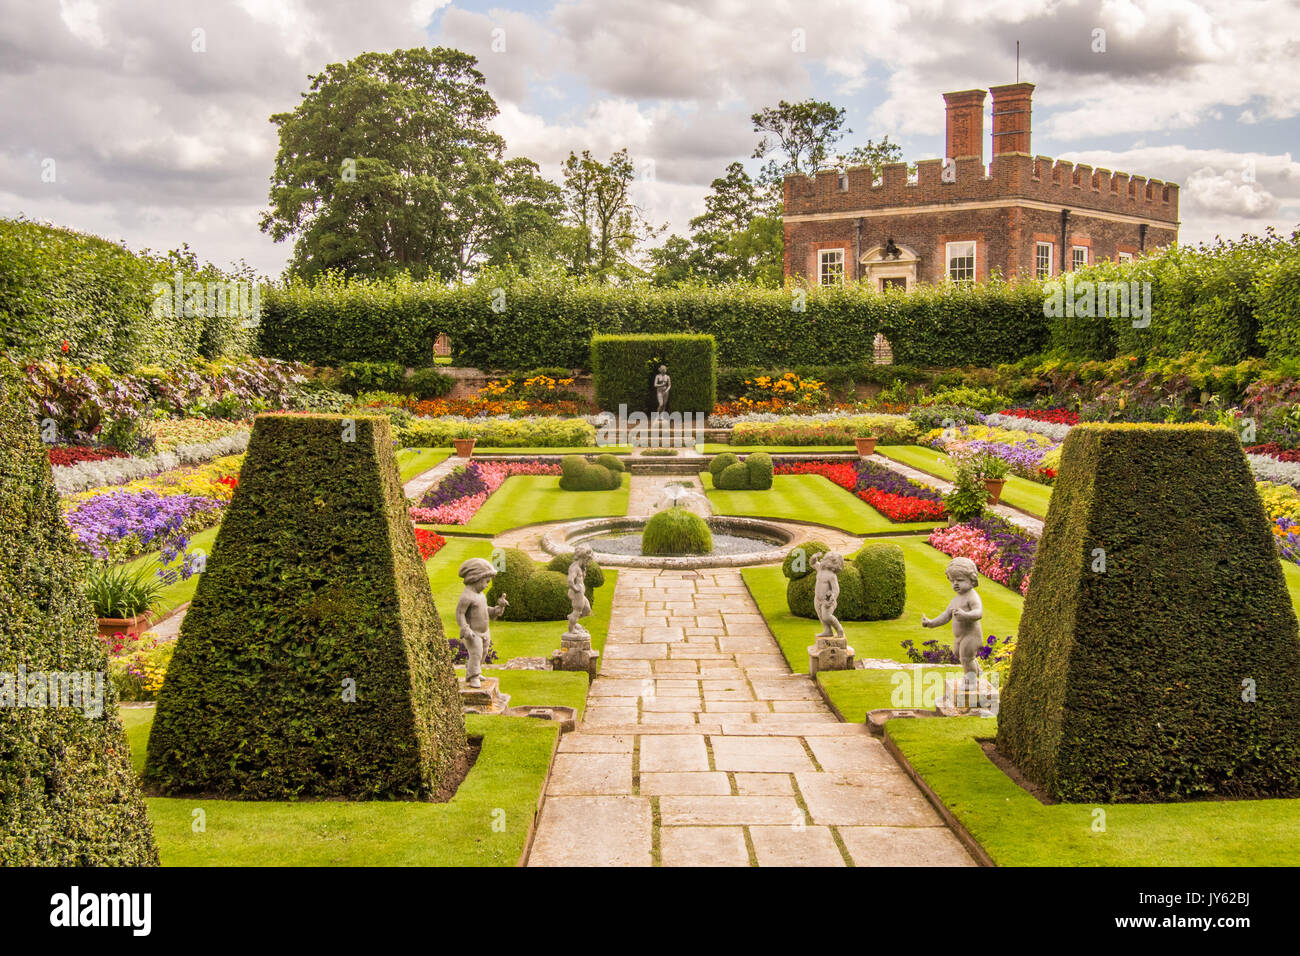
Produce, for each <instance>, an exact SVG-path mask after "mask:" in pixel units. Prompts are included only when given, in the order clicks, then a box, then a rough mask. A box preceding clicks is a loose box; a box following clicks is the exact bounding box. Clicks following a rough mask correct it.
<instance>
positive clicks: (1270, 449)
mask: <svg viewBox="0 0 1300 956" xmlns="http://www.w3.org/2000/svg"><path fill="white" fill-rule="evenodd" d="M1246 454H1248V455H1265V456H1267V457H1269V458H1276V459H1277V460H1278V461H1291V462H1300V448H1283V447H1282V446H1281V445H1279V444H1278V443H1277V442H1275V441H1273V442H1267V443H1266V444H1263V445H1251V446H1250V447H1249V448H1247V449H1246Z"/></svg>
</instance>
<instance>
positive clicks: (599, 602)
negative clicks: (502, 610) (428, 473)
mask: <svg viewBox="0 0 1300 956" xmlns="http://www.w3.org/2000/svg"><path fill="white" fill-rule="evenodd" d="M509 480H510V481H515V480H516V479H515V478H511V479H509ZM565 494H568V492H565ZM574 494H577V492H574ZM491 557H492V543H491V542H490V541H483V540H476V539H474V538H450V539H448V541H447V544H446V545H444V546H443V548H442V550H441V551H439V552H438V553H437V554H435V555H434V556H433V557H432V558H430V559H429V560H428V562H427V563H426V565H425V567H426V568H427V569H428V572H429V583H430V584H431V585H432V586H433V600H434V603H435V604H436V605H437V606H438V614H439V615H440V616H441V617H442V628H443V630H444V631H445V632H446V634H447V637H448V638H452V637H455V636H456V635H457V634H458V633H460V629H459V628H458V627H457V626H456V602H457V601H458V600H459V599H460V594H461V591H463V590H464V589H465V585H464V583H463V582H462V581H461V579H460V577H459V576H458V575H457V574H456V569H457V568H459V567H460V565H461V562H462V561H465V560H466V559H468V558H488V559H489V560H490V559H491ZM617 581H618V572H617V571H613V570H610V569H608V568H607V569H605V584H604V586H603V587H600V588H597V589H596V593H595V595H594V596H593V597H592V601H591V607H592V611H593V612H594V613H593V614H592V615H591V617H587V618H583V621H582V623H583V626H584V627H586V628H587V630H588V631H590V632H591V646H592V647H594V648H595V649H596V650H600V649H601V648H603V647H604V646H605V635H606V634H608V633H609V612H610V606H611V605H612V604H613V601H614V585H615V583H616V582H617ZM507 600H509V595H507ZM566 627H567V624H566V623H565V622H564V621H493V622H492V645H493V646H494V647H495V648H496V651H497V656H498V657H499V658H500V660H502V661H508V660H510V659H511V658H512V657H550V656H551V652H552V651H555V650H558V649H559V647H560V635H561V634H563V633H564V631H565V628H566ZM515 673H521V672H515ZM541 676H543V677H547V678H552V679H554V678H559V677H568V676H569V675H568V674H556V673H548V672H541ZM584 681H585V678H584ZM511 703H515V701H511ZM524 703H553V704H570V706H572V704H571V702H570V701H567V700H563V701H561V700H549V699H548V700H542V701H525V702H524Z"/></svg>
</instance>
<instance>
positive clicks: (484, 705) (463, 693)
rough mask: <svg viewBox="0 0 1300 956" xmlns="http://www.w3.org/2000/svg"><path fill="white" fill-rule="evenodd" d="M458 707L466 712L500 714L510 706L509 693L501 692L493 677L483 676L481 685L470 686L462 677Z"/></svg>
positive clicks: (498, 683) (497, 682)
mask: <svg viewBox="0 0 1300 956" xmlns="http://www.w3.org/2000/svg"><path fill="white" fill-rule="evenodd" d="M458 683H459V684H460V709H461V711H462V712H464V713H466V714H501V713H505V711H506V709H507V708H508V707H509V706H510V695H509V694H503V693H501V690H500V682H499V681H498V680H497V679H496V678H495V677H484V678H483V682H482V683H483V686H481V687H470V686H469V685H468V684H467V683H465V680H464V679H463V678H462V679H461V680H460V681H459V682H458Z"/></svg>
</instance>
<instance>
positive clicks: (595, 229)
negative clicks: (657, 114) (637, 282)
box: [563, 149, 661, 282]
mask: <svg viewBox="0 0 1300 956" xmlns="http://www.w3.org/2000/svg"><path fill="white" fill-rule="evenodd" d="M563 173H564V201H565V206H566V210H567V218H568V222H569V224H570V228H571V232H570V235H569V243H568V245H569V259H570V262H571V267H570V268H571V271H572V272H573V273H574V274H575V275H581V276H592V277H594V278H596V279H598V280H600V281H601V282H607V281H609V280H610V279H611V278H621V279H627V278H632V277H636V276H639V275H641V274H642V270H641V269H640V268H639V267H638V266H637V265H636V263H635V261H634V258H633V257H634V254H635V252H636V250H637V247H638V246H639V245H640V244H641V243H642V242H644V241H645V240H647V239H651V238H653V237H654V236H655V235H657V234H658V233H659V232H660V231H661V230H659V229H656V228H655V227H653V226H651V225H650V223H649V222H647V221H646V218H645V215H644V214H643V213H642V211H641V208H640V207H639V206H637V205H636V203H635V202H633V200H632V184H633V182H634V181H635V179H636V171H635V168H634V167H633V165H632V158H631V157H630V156H629V155H628V152H627V150H626V149H620V150H619V151H618V152H616V153H614V155H612V156H611V157H610V158H609V162H608V163H602V162H601V161H600V160H598V159H594V158H593V157H592V155H591V152H590V151H589V150H585V149H584V150H583V151H582V155H581V156H579V155H577V154H576V153H569V158H568V159H567V160H565V162H564V168H563Z"/></svg>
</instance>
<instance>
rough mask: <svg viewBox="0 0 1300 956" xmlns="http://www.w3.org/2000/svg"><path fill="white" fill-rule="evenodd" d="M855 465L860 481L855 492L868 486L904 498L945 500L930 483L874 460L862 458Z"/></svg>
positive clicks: (855, 487) (854, 489)
mask: <svg viewBox="0 0 1300 956" xmlns="http://www.w3.org/2000/svg"><path fill="white" fill-rule="evenodd" d="M854 467H855V468H856V469H857V472H858V483H857V485H856V486H854V488H853V491H854V493H855V494H856V493H857V492H859V491H863V490H865V489H867V488H875V489H877V490H878V491H883V492H885V493H886V494H890V495H901V496H903V497H904V498H920V499H921V500H922V501H938V502H942V501H943V495H942V494H940V493H939V492H938V491H936V490H935V489H934V488H931V487H930V486H929V485H923V484H921V483H920V482H916V481H913V480H912V479H910V478H905V477H904V476H903V475H900V474H899V473H898V472H896V471H894V470H893V469H891V468H886V467H885V466H884V465H881V464H877V463H876V462H874V461H865V460H860V461H858V463H857V464H856V465H855V466H854Z"/></svg>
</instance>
